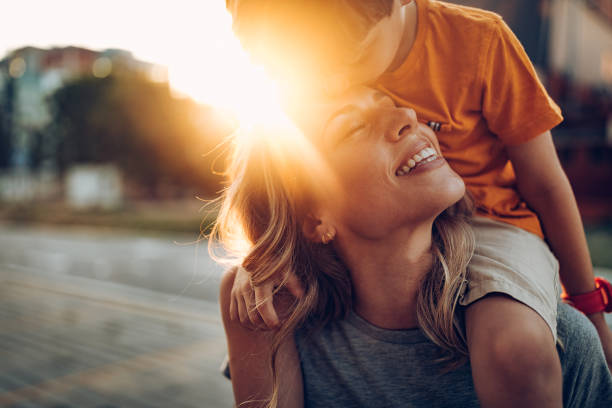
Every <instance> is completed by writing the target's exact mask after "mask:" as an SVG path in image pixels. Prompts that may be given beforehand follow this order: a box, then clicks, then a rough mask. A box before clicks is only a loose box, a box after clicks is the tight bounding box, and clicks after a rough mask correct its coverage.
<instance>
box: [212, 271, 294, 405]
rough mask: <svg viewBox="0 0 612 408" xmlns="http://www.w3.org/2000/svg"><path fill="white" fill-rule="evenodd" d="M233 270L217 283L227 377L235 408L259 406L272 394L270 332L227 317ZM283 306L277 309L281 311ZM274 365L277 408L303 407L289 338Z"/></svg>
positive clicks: (233, 284)
mask: <svg viewBox="0 0 612 408" xmlns="http://www.w3.org/2000/svg"><path fill="white" fill-rule="evenodd" d="M237 269H241V268H233V269H231V270H229V271H227V272H226V273H225V274H224V276H223V279H222V280H221V290H220V296H219V303H220V306H221V315H222V318H223V325H224V327H225V334H226V337H227V346H228V354H229V366H230V376H231V379H232V388H233V390H234V398H235V400H236V406H239V407H245V408H246V407H261V406H264V405H266V404H265V403H264V402H265V401H267V399H268V398H269V397H270V394H271V392H272V373H271V369H270V365H269V359H270V353H269V350H270V348H271V346H272V342H273V338H272V336H273V332H270V331H252V330H249V329H248V328H245V327H244V326H242V325H241V324H240V322H238V321H235V320H232V319H231V318H230V307H231V303H232V302H233V300H232V295H231V292H232V287H233V286H235V280H236V277H237ZM282 307H283V306H281V308H282ZM277 364H278V367H279V372H278V374H279V376H278V381H279V404H278V405H279V406H281V407H303V405H304V397H303V385H302V372H301V369H300V361H299V357H298V352H297V348H296V345H295V341H294V339H293V336H289V338H288V339H287V340H285V341H284V342H283V344H281V346H280V349H279V352H278V355H277Z"/></svg>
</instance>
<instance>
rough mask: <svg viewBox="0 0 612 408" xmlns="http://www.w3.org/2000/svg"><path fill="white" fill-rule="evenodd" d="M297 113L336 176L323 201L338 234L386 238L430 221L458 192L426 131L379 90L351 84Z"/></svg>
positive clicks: (411, 114)
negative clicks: (351, 86) (336, 93)
mask: <svg viewBox="0 0 612 408" xmlns="http://www.w3.org/2000/svg"><path fill="white" fill-rule="evenodd" d="M302 113H306V112H302ZM301 116H302V118H301V121H302V122H303V123H305V124H306V123H307V126H304V127H303V129H304V131H305V133H306V134H307V135H308V136H309V138H310V139H311V140H312V141H313V142H314V144H315V145H316V146H317V147H318V149H319V150H320V151H321V152H322V154H323V156H324V158H325V159H326V161H327V162H328V164H329V167H330V168H331V170H332V171H333V173H334V176H335V177H334V180H335V182H334V187H333V189H332V190H331V191H332V192H331V193H330V194H329V197H327V199H326V200H325V202H324V203H322V206H323V207H324V208H325V209H327V210H328V212H329V213H330V214H331V217H332V219H333V220H334V222H335V223H336V224H337V225H336V228H337V229H338V231H339V232H341V230H342V229H348V230H351V231H352V232H353V233H356V234H359V235H361V236H363V237H367V238H380V237H385V236H388V234H390V233H392V232H393V230H394V229H397V228H413V227H414V226H416V225H417V224H419V223H423V222H431V221H432V220H433V219H435V217H436V216H437V215H438V214H439V213H441V212H442V211H444V210H445V209H446V208H448V207H449V206H451V205H452V204H454V203H455V202H457V201H458V200H459V199H461V197H463V195H464V193H465V186H464V184H463V181H462V180H461V178H460V177H459V176H458V175H457V174H456V173H455V172H454V171H453V170H451V168H450V167H449V166H448V164H447V162H446V161H445V160H444V159H443V158H442V156H441V154H440V149H439V146H438V142H437V139H436V136H435V134H434V133H433V131H432V130H431V129H430V128H429V127H427V126H425V125H422V124H419V123H418V122H417V118H416V114H415V112H414V111H413V110H412V109H407V108H398V107H396V106H395V105H394V103H393V101H392V100H391V99H390V98H389V97H388V96H386V95H385V94H383V93H381V92H380V91H377V90H374V89H372V88H367V87H357V88H352V89H350V90H349V91H347V92H346V93H344V94H343V95H342V96H338V97H334V98H333V99H327V100H325V101H320V102H318V103H316V104H314V105H313V106H311V107H310V108H309V109H308V112H307V113H306V114H305V115H303V114H302V115H301Z"/></svg>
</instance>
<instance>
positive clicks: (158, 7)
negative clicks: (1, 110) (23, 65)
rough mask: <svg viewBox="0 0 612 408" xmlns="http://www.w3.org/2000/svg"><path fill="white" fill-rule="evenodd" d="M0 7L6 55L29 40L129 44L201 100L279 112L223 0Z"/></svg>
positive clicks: (9, 1) (22, 1)
mask: <svg viewBox="0 0 612 408" xmlns="http://www.w3.org/2000/svg"><path fill="white" fill-rule="evenodd" d="M1 9H2V14H3V18H2V24H0V58H2V57H3V56H4V55H5V54H6V53H7V52H9V51H10V50H13V49H16V48H19V47H23V46H26V45H32V46H37V47H43V48H46V47H51V46H67V45H75V46H81V47H86V48H90V49H95V50H102V49H105V48H120V49H125V50H128V51H131V52H132V53H133V55H134V56H135V57H136V58H137V59H140V60H143V61H147V62H153V63H157V64H162V65H165V66H167V67H168V73H169V79H170V83H171V85H172V86H173V88H175V89H176V90H178V91H180V92H182V93H185V94H187V95H189V96H191V97H193V98H194V99H196V100H198V101H200V102H203V103H207V104H211V105H216V106H218V107H220V108H225V109H230V110H233V111H235V112H237V113H238V114H239V115H241V116H244V117H246V116H251V119H253V118H255V117H262V115H263V116H266V115H268V114H275V115H276V114H278V112H276V111H277V109H278V107H277V106H273V105H277V104H278V102H277V99H276V95H277V93H276V91H275V88H274V84H273V83H272V82H271V81H270V80H269V79H268V78H267V77H266V76H265V74H264V72H263V69H262V68H261V67H257V66H253V65H252V64H251V63H250V61H249V60H248V56H247V55H246V53H245V52H244V51H243V50H242V48H241V47H240V44H239V42H238V40H237V39H236V38H235V37H234V35H233V33H232V31H231V17H230V15H229V14H228V13H227V12H226V10H225V0H157V1H156V0H93V1H92V0H3V1H2V7H1ZM265 109H267V110H268V111H275V113H270V112H263V111H262V110H265Z"/></svg>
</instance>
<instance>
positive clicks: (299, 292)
mask: <svg viewBox="0 0 612 408" xmlns="http://www.w3.org/2000/svg"><path fill="white" fill-rule="evenodd" d="M285 285H286V286H287V289H288V290H289V293H291V294H292V295H293V296H294V297H295V298H298V299H301V298H302V296H304V288H303V287H302V283H301V282H300V280H299V279H298V278H297V276H295V275H290V276H289V278H288V279H287V283H286V284H285Z"/></svg>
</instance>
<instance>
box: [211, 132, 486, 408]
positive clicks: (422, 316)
mask: <svg viewBox="0 0 612 408" xmlns="http://www.w3.org/2000/svg"><path fill="white" fill-rule="evenodd" d="M285 150H286V151H285ZM300 154H301V152H298V151H297V149H281V151H279V149H278V146H277V145H276V144H274V143H271V142H266V141H261V142H259V143H245V144H240V143H239V144H237V145H236V146H235V149H234V152H233V157H232V158H231V162H230V164H229V167H228V171H227V176H228V178H229V185H228V187H227V188H226V189H225V191H224V193H223V196H222V201H221V206H220V211H219V216H218V218H217V222H216V224H215V225H214V227H213V232H212V237H211V238H212V239H211V240H210V241H209V242H211V243H212V242H214V240H216V241H220V242H221V243H223V245H224V247H225V249H226V250H228V251H230V252H233V251H234V250H236V251H238V250H237V248H238V245H237V242H238V241H240V240H241V239H246V240H247V241H248V243H249V245H248V249H247V251H246V254H244V257H243V261H242V265H243V266H244V267H245V268H246V269H247V270H248V271H249V272H250V273H251V275H252V281H253V284H254V285H259V284H262V283H264V282H266V281H267V280H268V279H270V278H271V277H273V276H284V277H285V279H286V278H287V277H288V276H289V274H294V275H295V276H297V277H298V278H299V280H300V281H301V283H302V285H303V288H304V296H303V297H302V298H301V299H299V300H295V301H294V303H293V305H292V307H291V308H290V309H289V312H288V313H289V315H288V316H287V317H286V318H285V322H284V324H283V325H282V327H281V328H280V329H279V330H278V331H277V332H276V334H275V338H274V344H273V347H272V351H271V356H272V357H271V361H270V369H271V375H272V379H273V392H272V395H271V396H270V399H269V401H268V406H269V407H276V406H277V405H278V395H279V393H278V373H277V370H276V367H277V364H276V356H277V352H278V348H279V345H280V344H281V343H282V341H283V340H284V339H285V338H287V336H291V335H293V333H294V331H295V330H296V329H297V328H299V327H303V326H304V325H306V324H307V325H308V327H309V328H317V327H322V326H324V325H325V324H326V323H328V322H329V321H331V320H334V319H340V318H343V317H345V316H346V315H347V313H348V312H349V311H350V310H351V309H352V293H351V281H350V277H349V272H348V270H347V268H346V267H345V266H344V264H343V263H342V262H341V260H340V259H339V257H338V255H337V254H336V252H335V251H334V249H333V246H331V245H322V244H318V243H313V242H311V241H310V240H309V239H307V238H306V237H305V236H304V234H303V232H302V225H303V222H304V220H305V218H306V217H307V216H308V212H309V209H310V208H312V204H313V202H314V201H313V200H314V197H315V196H316V194H317V192H316V190H317V184H316V183H317V181H318V180H317V177H316V175H313V169H312V168H311V167H310V166H308V165H307V164H306V163H305V162H304V160H303V158H301V157H298V156H299V155H300ZM470 214H471V204H470V201H469V200H468V199H466V198H464V199H462V200H461V201H460V202H459V203H457V204H455V205H454V206H453V207H451V208H449V209H447V210H446V211H445V212H444V213H442V214H441V215H440V216H438V218H437V219H436V220H435V222H434V232H433V243H432V253H433V255H434V264H433V267H432V269H431V272H430V273H429V274H428V275H427V276H426V277H425V278H424V279H423V281H422V284H421V290H420V292H419V295H418V303H417V315H418V322H419V325H420V327H421V329H422V330H423V331H424V333H425V334H426V335H427V337H429V339H431V341H433V342H434V343H435V344H436V345H438V346H439V347H440V349H441V351H442V352H443V353H442V355H441V359H440V361H445V362H446V363H447V366H446V368H447V369H452V368H454V367H457V366H459V365H461V364H463V363H464V362H465V361H466V360H467V358H466V356H467V347H466V342H465V337H464V334H463V329H462V322H461V317H460V315H459V313H456V308H457V303H458V300H459V297H460V296H461V288H462V285H463V284H464V281H465V277H466V267H467V264H468V262H469V260H470V257H471V254H472V251H473V247H474V238H473V234H472V231H471V228H470V226H469V222H468V221H469V216H470ZM283 283H284V282H283ZM282 286H283V284H281V285H280V286H279V290H280V289H281V288H282Z"/></svg>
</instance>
